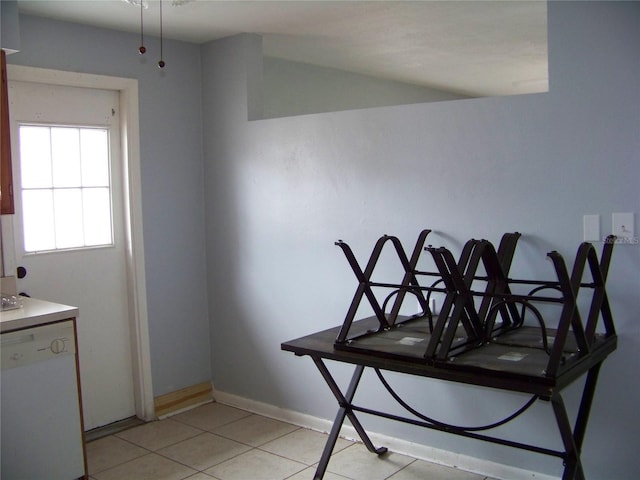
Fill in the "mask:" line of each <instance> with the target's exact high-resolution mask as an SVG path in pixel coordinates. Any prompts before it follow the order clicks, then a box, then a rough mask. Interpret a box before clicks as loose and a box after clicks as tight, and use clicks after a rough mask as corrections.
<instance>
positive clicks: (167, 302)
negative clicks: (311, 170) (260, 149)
mask: <svg viewBox="0 0 640 480" xmlns="http://www.w3.org/2000/svg"><path fill="white" fill-rule="evenodd" d="M20 37H21V45H20V52H19V53H16V54H13V55H10V56H8V58H7V62H8V63H9V64H18V65H29V66H34V67H41V68H52V69H57V70H66V71H72V72H84V73H92V74H100V75H112V76H117V77H127V78H137V79H138V80H139V101H140V152H141V160H140V161H141V174H142V209H143V220H144V241H145V256H146V278H147V297H148V298H147V301H148V314H149V330H150V340H151V367H152V375H153V389H154V395H155V396H157V395H162V394H164V393H168V392H172V391H175V390H178V389H180V388H183V387H186V386H190V385H193V384H196V383H199V382H204V381H208V380H209V379H210V378H211V373H210V368H209V363H210V361H209V356H210V349H209V322H208V312H207V300H206V289H205V284H206V271H205V261H204V258H205V250H204V194H203V190H204V186H203V183H202V172H203V168H202V112H201V105H200V90H201V88H200V50H199V47H198V46H196V45H192V44H188V43H180V42H172V41H165V45H164V57H165V61H166V63H167V66H166V68H165V69H164V70H163V71H160V70H159V69H158V67H157V66H156V62H157V61H158V58H157V55H158V51H159V44H158V39H154V38H151V37H148V39H147V42H146V43H147V48H148V51H147V55H146V57H141V56H140V55H139V54H138V51H137V49H138V46H139V42H140V38H139V36H137V35H134V34H125V33H121V32H115V31H111V30H104V29H97V28H92V27H84V26H80V25H75V24H71V23H64V22H57V21H51V20H45V19H42V18H38V17H30V16H21V17H20Z"/></svg>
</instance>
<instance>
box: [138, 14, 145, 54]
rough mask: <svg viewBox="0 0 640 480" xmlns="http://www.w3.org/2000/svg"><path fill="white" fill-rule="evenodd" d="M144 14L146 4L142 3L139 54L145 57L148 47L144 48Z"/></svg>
mask: <svg viewBox="0 0 640 480" xmlns="http://www.w3.org/2000/svg"><path fill="white" fill-rule="evenodd" d="M143 12H144V2H140V47H139V48H138V53H139V54H140V55H144V53H145V52H146V51H147V47H145V46H144V22H143V21H142V13H143Z"/></svg>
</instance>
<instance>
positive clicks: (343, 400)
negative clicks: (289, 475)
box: [313, 357, 387, 480]
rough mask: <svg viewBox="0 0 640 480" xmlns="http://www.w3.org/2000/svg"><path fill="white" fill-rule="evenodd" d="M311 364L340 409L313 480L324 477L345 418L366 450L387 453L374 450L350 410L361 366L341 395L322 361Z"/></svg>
mask: <svg viewBox="0 0 640 480" xmlns="http://www.w3.org/2000/svg"><path fill="white" fill-rule="evenodd" d="M313 362H314V363H315V364H316V367H318V370H320V373H321V374H322V377H323V378H324V380H325V382H327V385H328V386H329V388H330V389H331V392H332V393H333V395H334V396H335V397H336V400H338V404H339V405H340V408H339V409H338V413H337V414H336V418H335V420H334V421H333V427H332V428H331V432H330V433H329V438H327V443H326V444H325V446H324V450H323V451H322V456H321V457H320V462H319V463H318V468H317V469H316V473H315V475H314V477H313V478H314V480H321V479H322V477H324V473H325V471H326V470H327V465H328V464H329V458H330V457H331V453H332V452H333V448H334V447H335V444H336V440H338V434H339V433H340V428H342V424H343V423H344V419H345V417H348V418H349V421H350V422H351V424H352V425H353V427H354V428H355V429H356V431H357V432H358V435H359V436H360V438H361V439H362V442H363V443H364V444H365V446H366V447H367V449H368V450H369V451H370V452H372V453H376V454H378V455H381V454H383V453H385V452H386V451H387V448H386V447H380V448H376V447H375V446H374V445H373V442H372V441H371V439H370V438H369V436H368V435H367V432H365V430H364V428H363V427H362V424H361V423H360V421H359V420H358V418H357V417H356V415H355V413H354V412H353V410H352V409H351V401H352V400H353V397H354V396H355V393H356V389H357V388H358V383H359V382H360V378H361V377H362V372H363V371H364V366H363V365H357V366H356V368H355V370H354V372H353V376H352V377H351V382H350V383H349V387H348V388H347V391H346V393H345V394H344V395H343V394H342V392H341V391H340V387H338V384H337V383H336V382H335V380H334V379H333V377H332V376H331V373H330V372H329V370H328V369H327V367H326V365H325V364H324V362H323V361H322V359H321V358H317V357H313Z"/></svg>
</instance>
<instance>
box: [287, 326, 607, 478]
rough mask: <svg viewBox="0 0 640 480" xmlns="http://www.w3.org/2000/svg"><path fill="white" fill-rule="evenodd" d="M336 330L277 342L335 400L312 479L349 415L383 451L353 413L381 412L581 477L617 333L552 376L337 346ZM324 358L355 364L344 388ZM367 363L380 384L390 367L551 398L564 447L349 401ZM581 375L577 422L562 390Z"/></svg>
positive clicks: (320, 472)
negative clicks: (308, 366)
mask: <svg viewBox="0 0 640 480" xmlns="http://www.w3.org/2000/svg"><path fill="white" fill-rule="evenodd" d="M376 326H377V320H376V318H368V319H364V320H359V321H355V322H353V324H352V325H351V331H352V332H358V331H361V332H363V333H364V332H366V331H369V330H370V329H372V328H375V327H376ZM340 329H341V327H335V328H331V329H328V330H324V331H321V332H317V333H314V334H311V335H307V336H305V337H301V338H298V339H295V340H291V341H288V342H284V343H282V345H281V348H282V350H285V351H289V352H292V353H294V354H295V355H297V356H309V357H311V359H312V360H313V362H314V364H315V365H316V367H317V368H318V370H319V372H320V374H321V375H322V377H323V378H324V380H325V382H326V383H327V385H328V386H329V388H330V389H331V392H332V393H333V395H334V396H335V398H336V400H337V402H338V405H339V409H338V413H337V415H336V417H335V420H334V423H333V427H332V429H331V432H330V433H329V437H328V439H327V442H326V445H325V447H324V451H323V453H322V456H321V458H320V462H319V465H318V468H317V470H316V473H315V476H314V479H316V480H320V479H322V478H323V476H324V473H325V471H326V468H327V465H328V463H329V457H330V456H331V453H332V451H333V448H334V446H335V442H336V440H337V438H338V434H339V432H340V428H341V427H342V424H343V422H344V420H345V418H349V421H350V422H351V424H352V425H353V426H354V428H355V429H356V431H357V432H358V434H359V436H360V438H361V439H362V441H363V443H364V444H365V446H366V447H367V449H368V450H369V451H371V452H373V453H376V454H382V453H384V452H386V451H387V449H386V448H385V447H376V446H374V444H373V443H372V441H371V439H370V438H369V436H368V435H367V433H366V431H365V429H364V428H363V426H362V424H361V423H360V421H359V420H358V417H357V416H356V412H358V413H365V414H370V415H375V416H380V417H384V418H388V419H391V420H395V421H399V422H404V423H409V424H413V425H417V426H420V427H425V428H430V429H434V430H439V431H443V432H448V433H452V434H456V435H461V436H465V437H469V438H474V439H478V440H482V441H487V442H491V443H497V444H501V445H506V446H509V447H514V448H518V449H523V450H528V451H531V452H535V453H538V454H543V455H549V456H554V457H558V458H561V459H562V460H563V462H564V466H565V468H564V473H563V476H562V478H563V480H570V479H576V480H584V479H585V474H584V470H583V467H582V463H581V460H580V450H581V447H582V443H583V440H584V436H585V432H586V428H587V423H588V419H589V412H590V409H591V404H592V400H593V396H594V393H595V389H596V384H597V380H598V373H599V371H600V367H601V365H602V362H603V361H604V360H605V359H606V358H607V356H608V355H609V354H610V353H611V352H613V351H614V350H615V349H616V343H617V337H616V336H615V335H610V336H606V337H602V338H600V339H599V340H598V341H596V342H595V343H594V344H593V345H592V346H591V348H590V352H589V355H587V356H583V357H581V358H579V359H577V360H575V361H574V362H572V364H571V367H570V368H568V369H564V370H563V371H562V372H561V373H560V374H558V375H556V376H555V377H548V376H546V375H545V374H544V372H540V374H538V375H536V374H531V373H527V374H519V373H514V372H508V371H499V370H491V369H483V368H478V367H468V366H464V365H462V366H455V367H447V366H446V365H444V366H443V365H441V364H440V365H438V364H433V363H429V362H420V361H414V360H411V359H405V358H402V357H397V358H394V357H393V356H387V357H385V356H380V355H376V354H372V353H368V352H366V351H353V350H348V349H344V348H336V344H335V340H336V337H337V335H338V334H339V332H340ZM327 360H332V361H336V362H340V363H345V364H351V365H354V371H353V375H352V377H351V381H350V383H349V385H348V387H347V389H346V390H345V391H344V392H343V391H342V390H341V389H340V387H339V386H338V384H337V383H336V381H335V380H334V378H333V377H332V375H331V373H330V372H329V370H328V368H327V366H326V364H325V361H327ZM365 368H371V369H374V370H375V371H376V373H377V374H378V376H379V378H380V379H381V381H382V382H383V383H384V377H383V376H382V372H383V371H391V372H400V373H403V374H409V375H416V376H419V377H426V378H434V379H439V380H445V381H450V382H456V383H462V384H467V385H476V386H482V387H489V388H492V389H498V390H506V391H512V392H520V393H524V394H529V395H531V396H532V398H531V401H530V402H528V404H527V405H525V407H528V406H530V404H533V403H534V402H535V401H536V400H542V401H549V402H550V403H551V405H552V409H553V412H554V417H555V422H556V425H557V428H558V431H559V433H560V437H561V439H562V443H563V447H564V450H562V451H557V450H552V449H549V448H545V447H543V446H537V445H530V444H526V443H520V442H515V441H512V440H507V439H502V438H499V437H494V436H489V435H486V434H483V433H478V432H477V431H476V430H475V429H465V428H459V427H454V426H450V425H446V424H443V423H440V422H437V421H434V420H431V419H428V418H426V417H422V418H417V417H416V418H412V417H400V416H398V415H393V414H390V413H388V412H383V411H378V410H373V409H370V408H367V407H366V406H362V405H355V404H354V403H353V399H354V396H355V393H356V390H357V388H358V384H359V381H360V378H361V377H362V374H363V372H364V369H365ZM584 375H586V381H585V383H584V387H583V391H582V399H581V402H580V405H579V407H578V412H577V417H576V422H575V425H574V426H572V425H571V422H570V420H569V415H568V412H567V409H566V407H565V403H564V401H563V398H562V394H561V392H562V390H563V389H564V388H565V387H567V386H568V385H569V384H571V383H573V382H574V381H576V380H577V379H579V378H581V377H582V376H584ZM524 410H526V408H524V407H523V409H522V411H521V412H517V414H520V413H523V412H524ZM515 416H517V415H513V416H511V417H510V418H507V419H505V421H503V422H501V424H502V423H507V422H508V421H510V420H512V419H513V418H515ZM495 426H497V424H494V425H493V426H490V428H493V427H495Z"/></svg>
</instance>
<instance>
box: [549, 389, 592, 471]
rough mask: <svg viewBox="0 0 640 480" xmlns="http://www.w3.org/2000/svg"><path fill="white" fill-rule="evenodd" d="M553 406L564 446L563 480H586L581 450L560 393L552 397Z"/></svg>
mask: <svg viewBox="0 0 640 480" xmlns="http://www.w3.org/2000/svg"><path fill="white" fill-rule="evenodd" d="M551 405H552V406H553V411H554V413H555V415H556V422H557V423H558V429H559V430H560V437H561V438H562V443H563V445H564V451H565V457H564V473H563V474H562V480H585V477H584V470H583V469H582V462H581V461H580V450H579V449H578V446H577V445H576V441H575V438H574V436H573V431H572V429H571V424H570V423H569V417H568V416H567V410H566V408H565V406H564V401H563V400H562V397H561V396H560V394H559V393H554V394H553V396H552V397H551Z"/></svg>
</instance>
